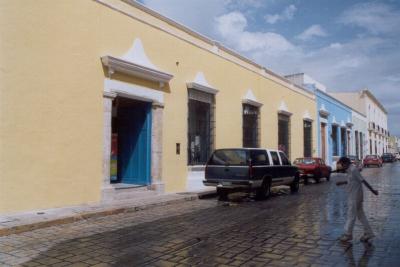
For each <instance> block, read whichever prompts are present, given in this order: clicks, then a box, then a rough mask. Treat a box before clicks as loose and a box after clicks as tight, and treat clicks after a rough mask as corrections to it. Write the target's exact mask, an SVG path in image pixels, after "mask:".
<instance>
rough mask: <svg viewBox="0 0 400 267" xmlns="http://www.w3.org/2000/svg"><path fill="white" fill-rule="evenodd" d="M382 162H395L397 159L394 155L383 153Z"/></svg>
mask: <svg viewBox="0 0 400 267" xmlns="http://www.w3.org/2000/svg"><path fill="white" fill-rule="evenodd" d="M382 161H383V162H394V161H395V157H394V156H393V154H392V153H383V154H382Z"/></svg>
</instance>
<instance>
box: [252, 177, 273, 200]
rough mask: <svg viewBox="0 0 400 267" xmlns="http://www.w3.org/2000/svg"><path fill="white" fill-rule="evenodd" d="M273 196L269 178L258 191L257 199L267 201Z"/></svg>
mask: <svg viewBox="0 0 400 267" xmlns="http://www.w3.org/2000/svg"><path fill="white" fill-rule="evenodd" d="M270 195H271V181H270V179H268V178H265V179H264V180H263V183H262V185H261V187H260V188H258V189H257V190H256V199H259V200H262V199H267V198H268V197H269V196H270Z"/></svg>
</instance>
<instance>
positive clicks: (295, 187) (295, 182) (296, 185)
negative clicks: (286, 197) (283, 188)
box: [290, 174, 300, 193]
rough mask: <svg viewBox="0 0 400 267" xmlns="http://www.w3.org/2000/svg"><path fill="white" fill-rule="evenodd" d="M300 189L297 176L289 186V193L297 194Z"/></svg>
mask: <svg viewBox="0 0 400 267" xmlns="http://www.w3.org/2000/svg"><path fill="white" fill-rule="evenodd" d="M299 188H300V177H299V175H298V174H296V176H295V177H294V180H293V182H292V183H291V184H290V192H292V193H297V192H299Z"/></svg>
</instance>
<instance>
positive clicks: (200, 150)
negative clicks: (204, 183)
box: [188, 89, 215, 165]
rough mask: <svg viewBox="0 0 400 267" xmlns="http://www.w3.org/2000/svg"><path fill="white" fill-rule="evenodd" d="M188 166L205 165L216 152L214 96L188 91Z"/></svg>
mask: <svg viewBox="0 0 400 267" xmlns="http://www.w3.org/2000/svg"><path fill="white" fill-rule="evenodd" d="M188 93H189V101H188V110H189V114H188V115H189V116H188V164H189V165H204V164H206V162H207V160H208V158H209V157H210V155H211V153H212V151H213V150H214V128H215V120H214V109H215V105H214V95H212V94H208V93H204V92H201V91H198V90H195V89H188Z"/></svg>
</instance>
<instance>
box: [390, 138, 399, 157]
mask: <svg viewBox="0 0 400 267" xmlns="http://www.w3.org/2000/svg"><path fill="white" fill-rule="evenodd" d="M399 145H400V143H399V138H398V137H397V136H394V135H392V136H389V150H388V152H390V153H398V152H399Z"/></svg>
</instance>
